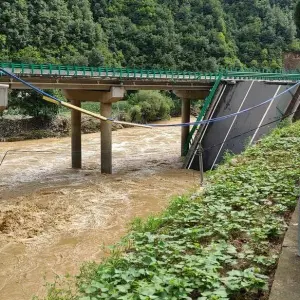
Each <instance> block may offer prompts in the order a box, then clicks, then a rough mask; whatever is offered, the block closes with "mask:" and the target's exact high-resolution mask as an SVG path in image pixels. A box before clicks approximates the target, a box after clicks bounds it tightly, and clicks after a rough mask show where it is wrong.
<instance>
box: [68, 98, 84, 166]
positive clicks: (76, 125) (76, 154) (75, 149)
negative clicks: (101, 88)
mask: <svg viewBox="0 0 300 300" xmlns="http://www.w3.org/2000/svg"><path fill="white" fill-rule="evenodd" d="M71 103H72V104H73V105H75V106H78V107H81V103H80V101H79V100H72V101H71ZM71 124H72V138H71V139H72V168H73V169H81V166H82V158H81V112H79V111H76V110H74V109H72V111H71Z"/></svg>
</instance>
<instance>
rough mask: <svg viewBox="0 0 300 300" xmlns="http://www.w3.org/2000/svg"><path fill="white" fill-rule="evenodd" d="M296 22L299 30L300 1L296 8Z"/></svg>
mask: <svg viewBox="0 0 300 300" xmlns="http://www.w3.org/2000/svg"><path fill="white" fill-rule="evenodd" d="M295 23H296V26H297V28H298V30H300V2H298V3H297V6H296V10H295Z"/></svg>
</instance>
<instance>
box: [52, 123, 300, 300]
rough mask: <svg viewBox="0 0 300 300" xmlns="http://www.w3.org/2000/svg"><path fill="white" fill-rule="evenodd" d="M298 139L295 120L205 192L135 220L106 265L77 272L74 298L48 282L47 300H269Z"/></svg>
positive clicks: (297, 171) (234, 161) (296, 173)
mask: <svg viewBox="0 0 300 300" xmlns="http://www.w3.org/2000/svg"><path fill="white" fill-rule="evenodd" d="M299 141H300V122H298V123H295V124H293V125H290V126H289V127H286V128H283V129H277V130H275V131H274V132H273V133H272V134H271V135H270V136H269V137H267V138H265V139H264V140H262V141H261V142H259V143H258V145H256V146H254V147H250V148H249V149H247V150H246V151H245V153H244V154H242V155H239V156H236V157H234V158H229V157H227V162H226V163H225V164H224V165H223V166H221V167H220V168H219V169H218V170H216V171H215V172H212V173H211V174H209V178H208V184H207V186H206V188H205V190H204V192H201V193H195V194H193V195H192V196H188V197H179V198H177V199H176V200H174V201H173V202H172V204H171V205H170V206H169V208H168V209H167V210H166V211H165V213H163V214H162V215H161V216H159V217H151V218H150V219H149V220H148V221H146V222H142V221H140V222H138V221H136V222H135V223H134V225H133V228H132V231H131V233H130V234H129V235H128V236H126V237H125V238H124V239H123V240H122V242H121V243H120V244H119V245H118V246H117V247H116V248H115V249H114V251H113V252H112V256H111V257H110V258H108V259H107V260H106V261H105V263H102V264H90V265H88V266H86V267H85V268H83V270H82V273H81V274H80V276H79V277H78V281H77V284H78V290H77V293H76V294H75V295H74V294H72V295H71V294H70V293H69V292H70V291H69V290H60V289H56V288H55V285H54V286H52V288H51V289H50V290H49V296H48V298H47V299H77V298H76V297H77V296H78V297H79V295H80V296H81V297H83V298H84V299H93V297H95V298H97V299H141V296H142V297H143V299H203V300H208V299H224V300H225V299H234V300H238V299H247V300H252V299H253V300H254V299H255V300H258V299H268V296H269V291H270V287H271V285H272V281H273V276H274V273H275V270H276V266H277V262H278V257H279V254H280V252H281V246H282V241H283V237H284V234H285V232H286V229H287V227H288V224H289V222H290V219H291V214H292V212H293V211H294V209H295V206H296V203H297V199H298V196H299V186H298V183H299V177H300V143H299ZM283 158H284V159H283ZM60 297H61V298H60ZM83 298H82V299H83Z"/></svg>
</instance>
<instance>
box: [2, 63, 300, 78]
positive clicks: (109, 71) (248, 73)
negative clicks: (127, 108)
mask: <svg viewBox="0 0 300 300" xmlns="http://www.w3.org/2000/svg"><path fill="white" fill-rule="evenodd" d="M0 67H1V68H4V69H9V70H10V71H11V72H13V73H17V74H24V75H44V76H49V75H58V76H88V77H113V78H120V79H123V78H143V79H152V78H155V79H174V80H175V79H176V80H203V79H204V80H211V81H215V80H217V78H218V76H219V74H220V72H221V73H222V74H223V79H256V80H300V73H299V71H289V72H285V71H283V70H266V69H265V70H258V69H240V70H232V69H224V70H220V71H219V72H190V71H171V70H154V69H137V68H135V69H132V68H110V67H86V66H71V65H53V64H27V63H12V62H0ZM0 75H1V72H0ZM2 75H3V74H2Z"/></svg>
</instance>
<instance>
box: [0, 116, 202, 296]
mask: <svg viewBox="0 0 300 300" xmlns="http://www.w3.org/2000/svg"><path fill="white" fill-rule="evenodd" d="M170 122H180V119H177V118H175V119H172V120H171V121H170ZM82 143H83V169H82V170H78V171H76V170H72V169H71V168H70V164H71V157H70V147H71V146H70V145H71V140H70V138H61V139H44V140H34V141H25V142H24V141H22V142H14V143H0V160H1V159H2V157H3V156H4V154H5V153H7V155H6V157H5V159H4V161H3V163H2V165H1V166H0V299H3V300H27V299H28V300H29V299H32V296H33V295H38V296H43V295H45V291H46V288H45V287H44V284H45V282H46V281H50V282H51V281H53V280H54V279H55V277H56V276H62V275H65V274H67V273H69V274H78V272H79V268H80V266H81V265H82V263H83V262H84V261H96V262H101V260H102V259H103V258H104V257H105V256H107V255H108V251H107V249H106V248H105V246H108V245H111V244H114V243H115V242H117V241H118V240H119V239H120V238H121V237H122V236H124V235H125V234H126V231H127V230H128V224H129V223H130V221H132V220H133V219H134V218H135V217H142V218H145V217H147V216H149V215H151V214H156V213H159V212H161V211H162V210H163V209H164V208H165V207H166V206H167V205H168V203H169V201H170V199H171V198H172V197H173V196H176V195H179V194H182V193H186V192H188V191H189V190H193V189H194V188H195V187H197V185H198V183H199V173H198V172H194V171H190V170H182V169H181V165H182V160H181V158H180V128H179V127H171V128H167V129H152V130H149V129H145V128H126V129H122V130H119V131H116V132H113V175H102V174H100V172H99V162H100V134H99V133H95V134H88V135H84V136H83V137H82ZM7 151H9V152H7Z"/></svg>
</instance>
